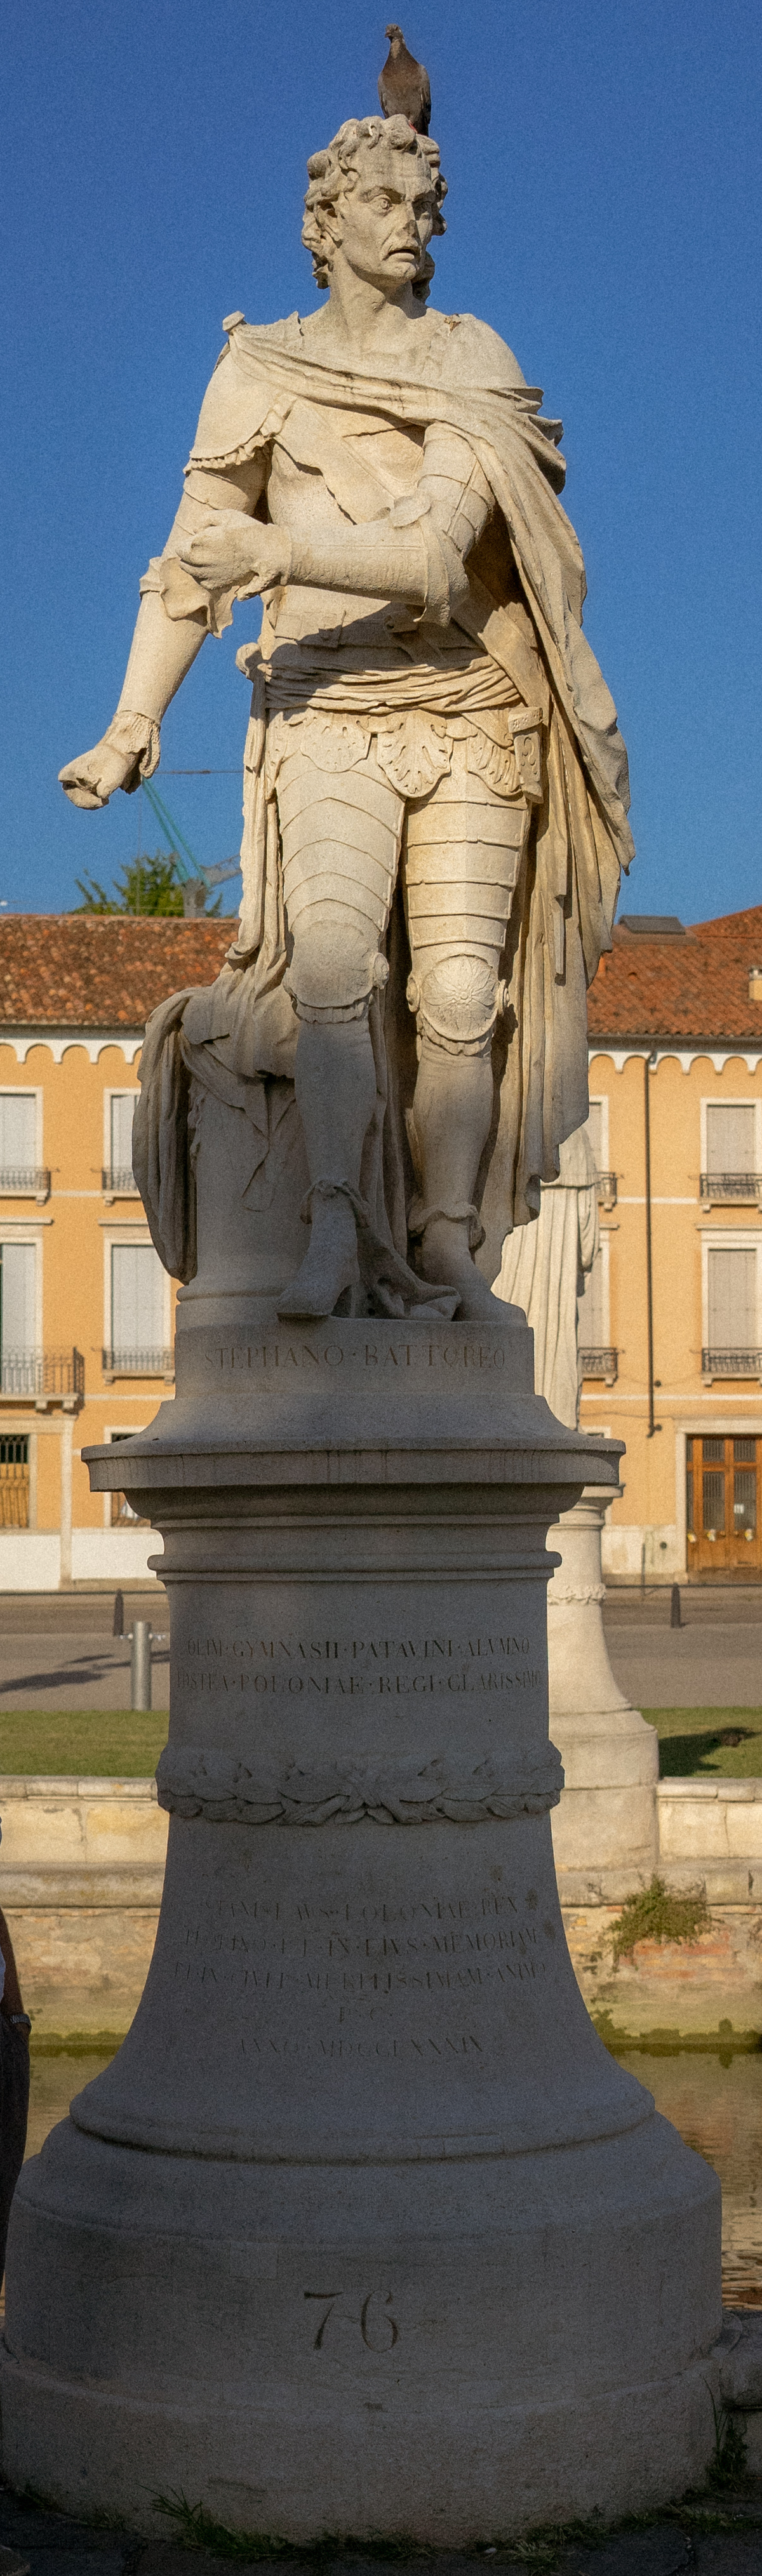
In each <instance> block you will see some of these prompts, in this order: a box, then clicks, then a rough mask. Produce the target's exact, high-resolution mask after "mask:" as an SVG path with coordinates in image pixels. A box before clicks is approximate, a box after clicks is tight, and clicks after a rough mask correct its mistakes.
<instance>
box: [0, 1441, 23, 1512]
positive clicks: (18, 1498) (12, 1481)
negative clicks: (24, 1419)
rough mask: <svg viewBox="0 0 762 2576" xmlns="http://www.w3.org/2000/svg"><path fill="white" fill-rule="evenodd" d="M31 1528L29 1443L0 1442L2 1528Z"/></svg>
mask: <svg viewBox="0 0 762 2576" xmlns="http://www.w3.org/2000/svg"><path fill="white" fill-rule="evenodd" d="M28 1528H29V1441H28V1439H20V1438H16V1439H14V1438H11V1439H7V1440H0V1529H14V1530H16V1529H28Z"/></svg>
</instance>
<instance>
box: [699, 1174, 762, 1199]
mask: <svg viewBox="0 0 762 2576" xmlns="http://www.w3.org/2000/svg"><path fill="white" fill-rule="evenodd" d="M701 1196H702V1199H703V1202H704V1206H705V1207H712V1206H714V1207H759V1204H760V1199H761V1198H762V1172H702V1174H701Z"/></svg>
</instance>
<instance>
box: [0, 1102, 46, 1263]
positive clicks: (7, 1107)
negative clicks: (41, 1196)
mask: <svg viewBox="0 0 762 2576" xmlns="http://www.w3.org/2000/svg"><path fill="white" fill-rule="evenodd" d="M36 1147H37V1102H36V1100H35V1097H34V1093H33V1092H30V1093H29V1094H28V1095H27V1097H26V1098H25V1097H24V1096H23V1094H19V1092H17V1091H16V1092H14V1091H0V1170H2V1171H3V1172H20V1171H23V1172H29V1171H33V1170H34V1167H35V1163H36ZM25 1248H28V1249H30V1250H33V1246H29V1247H25Z"/></svg>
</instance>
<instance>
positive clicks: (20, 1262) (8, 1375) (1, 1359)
mask: <svg viewBox="0 0 762 2576" xmlns="http://www.w3.org/2000/svg"><path fill="white" fill-rule="evenodd" d="M36 1260H37V1254H36V1247H35V1245H34V1244H33V1243H0V1386H1V1387H2V1392H3V1395H34V1394H35V1393H36V1390H37V1350H36V1340H37V1335H36V1319H37V1300H36V1289H37V1277H36Z"/></svg>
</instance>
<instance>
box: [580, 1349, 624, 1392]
mask: <svg viewBox="0 0 762 2576" xmlns="http://www.w3.org/2000/svg"><path fill="white" fill-rule="evenodd" d="M617 1359H618V1353H617V1352H616V1351H612V1350H608V1349H600V1350H595V1351H582V1350H581V1351H580V1354H579V1369H580V1376H581V1377H598V1378H603V1380H604V1382H605V1384H606V1386H615V1385H616V1379H617Z"/></svg>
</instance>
